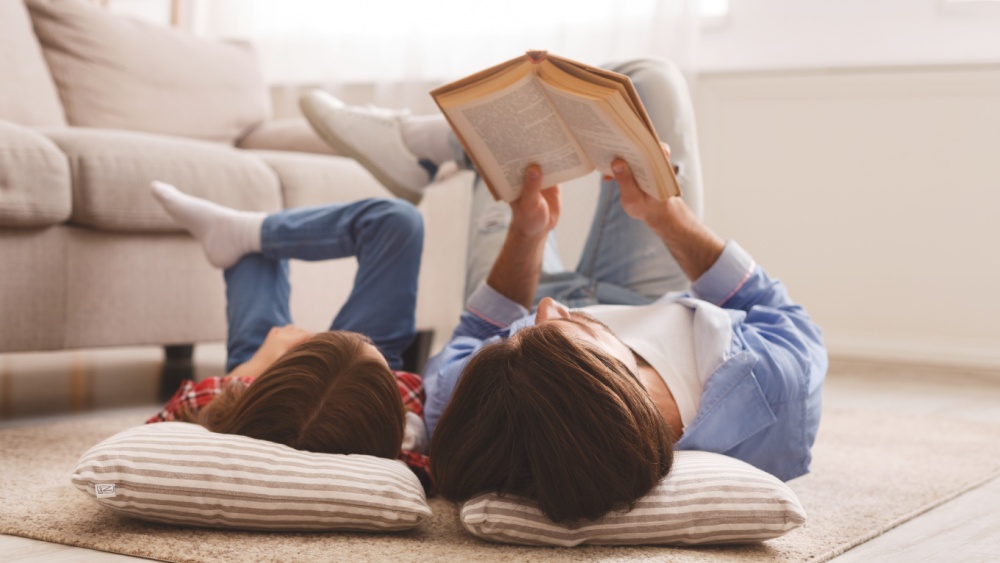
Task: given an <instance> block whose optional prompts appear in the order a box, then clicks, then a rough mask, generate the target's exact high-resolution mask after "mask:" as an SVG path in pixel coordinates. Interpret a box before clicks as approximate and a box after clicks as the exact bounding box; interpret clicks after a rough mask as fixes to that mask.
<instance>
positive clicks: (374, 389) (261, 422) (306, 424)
mask: <svg viewBox="0 0 1000 563" xmlns="http://www.w3.org/2000/svg"><path fill="white" fill-rule="evenodd" d="M366 344H371V341H370V340H369V339H368V338H367V337H365V336H363V335H361V334H357V333H353V332H346V331H331V332H324V333H320V334H317V335H316V336H314V337H312V338H310V339H309V340H306V341H305V342H303V343H302V344H299V345H298V346H296V347H295V348H293V349H292V350H290V351H289V352H287V353H286V354H285V355H284V356H282V357H281V358H279V359H278V361H276V362H275V363H274V364H272V365H271V366H270V367H269V368H268V369H267V370H265V371H264V373H263V374H261V375H260V377H258V378H257V379H256V381H254V382H253V384H252V385H250V386H247V387H244V386H243V385H242V384H239V383H238V382H235V381H234V382H232V383H229V384H227V386H226V388H225V389H224V390H223V392H222V393H221V394H220V395H219V396H218V397H216V398H215V399H214V400H213V401H212V402H211V403H209V404H208V406H206V407H205V408H204V409H202V411H201V412H200V413H198V414H197V416H196V417H194V420H192V421H193V422H197V423H199V424H201V425H202V426H204V427H205V428H208V429H209V430H211V431H213V432H221V433H225V434H240V435H243V436H249V437H251V438H257V439H260V440H269V441H271V442H277V443H279V444H285V445H287V446H291V447H293V448H295V449H299V450H306V451H310V452H317V453H340V454H367V455H373V456H378V457H383V458H389V459H393V458H395V457H396V456H397V455H398V454H399V449H400V446H401V445H402V443H403V428H404V425H405V418H404V417H405V414H404V411H403V401H402V398H401V397H400V394H399V387H398V386H397V384H396V377H395V375H393V373H392V371H391V370H390V369H389V368H388V366H386V365H385V364H384V363H383V362H380V361H379V360H378V359H376V358H373V357H371V355H369V354H367V353H366V346H365V345H366Z"/></svg>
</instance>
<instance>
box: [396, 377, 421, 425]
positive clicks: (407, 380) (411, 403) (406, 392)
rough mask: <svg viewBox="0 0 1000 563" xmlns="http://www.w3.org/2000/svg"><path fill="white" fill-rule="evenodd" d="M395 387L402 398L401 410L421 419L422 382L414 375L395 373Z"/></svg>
mask: <svg viewBox="0 0 1000 563" xmlns="http://www.w3.org/2000/svg"><path fill="white" fill-rule="evenodd" d="M395 374H396V385H398V386H399V394H400V395H401V396H402V398H403V408H404V409H406V410H407V411H408V412H412V413H413V414H415V415H417V416H419V417H423V416H424V380H423V379H421V378H420V376H419V375H417V374H415V373H410V372H406V371H397V372H395Z"/></svg>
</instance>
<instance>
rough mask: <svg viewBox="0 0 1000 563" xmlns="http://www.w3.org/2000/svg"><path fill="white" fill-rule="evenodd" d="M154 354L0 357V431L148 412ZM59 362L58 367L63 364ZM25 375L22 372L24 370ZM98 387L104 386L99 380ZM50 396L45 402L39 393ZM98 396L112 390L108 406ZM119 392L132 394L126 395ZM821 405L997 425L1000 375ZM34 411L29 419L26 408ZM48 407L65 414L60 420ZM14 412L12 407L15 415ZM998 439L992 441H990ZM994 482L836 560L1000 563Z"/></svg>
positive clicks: (899, 378) (907, 376) (903, 385)
mask: <svg viewBox="0 0 1000 563" xmlns="http://www.w3.org/2000/svg"><path fill="white" fill-rule="evenodd" d="M157 354H158V351H156V350H150V351H146V352H143V353H139V352H132V353H130V354H124V355H118V356H114V355H111V356H101V357H96V358H95V357H89V356H88V357H86V358H83V359H81V357H80V356H79V355H75V356H70V357H69V362H68V364H67V365H68V367H64V368H58V369H64V370H66V371H67V372H68V376H66V377H62V378H60V376H58V375H53V374H51V373H47V371H51V370H54V369H57V364H58V362H54V361H53V360H51V359H43V360H40V361H39V362H36V363H40V364H44V365H43V366H42V367H39V365H33V366H32V365H30V364H31V361H29V360H28V359H25V358H15V359H14V360H13V361H12V360H11V359H10V358H9V357H8V358H6V361H5V358H4V357H3V356H0V406H2V407H4V408H3V409H0V416H2V418H0V428H9V427H13V426H20V425H27V424H40V423H44V422H49V421H52V420H65V419H66V418H74V417H87V416H100V415H103V414H105V413H107V412H109V411H112V410H117V411H122V410H127V411H128V412H135V413H136V414H137V415H139V416H141V415H143V414H145V413H147V412H149V413H150V414H151V413H152V412H153V411H155V409H156V406H157V405H156V403H155V381H154V382H152V383H150V382H145V383H136V382H135V379H137V377H136V374H137V373H142V377H140V378H139V379H142V378H148V376H147V374H150V373H153V374H155V371H156V370H155V366H156V362H157V358H158V356H157ZM204 358H207V359H203V360H201V362H200V363H198V370H199V373H200V374H201V375H205V374H213V373H216V372H218V371H219V370H221V364H220V361H221V360H220V358H221V355H220V354H219V353H218V350H214V351H213V350H209V351H208V353H207V354H206V355H205V356H204ZM64 363H66V362H64ZM26 366H27V367H26ZM40 372H43V373H41V376H42V377H48V379H49V380H50V381H51V382H52V383H56V382H59V381H66V382H68V383H67V384H68V385H69V389H61V388H60V387H59V385H45V386H41V385H37V381H38V380H37V379H34V380H33V381H34V382H35V383H36V384H35V385H30V386H29V385H26V384H25V380H26V379H27V378H29V377H30V378H36V377H39V376H40V375H39V373H40ZM102 378H103V379H102ZM42 388H48V389H49V391H48V392H49V393H51V394H52V397H53V398H51V399H50V400H46V398H45V395H44V394H41V391H40V389H42ZM18 389H31V391H30V394H31V396H30V400H19V397H18V396H17V394H16V393H17V390H18ZM102 389H115V390H116V391H115V393H113V398H112V399H109V398H108V397H107V393H105V392H103V391H102ZM122 389H131V391H130V392H129V393H131V394H129V393H126V392H124V391H122ZM825 402H826V404H827V405H839V406H845V407H853V408H870V409H879V410H885V409H892V410H897V411H899V412H905V413H910V414H924V415H927V416H936V415H947V416H951V417H955V416H958V417H964V418H968V419H970V420H980V421H991V422H1000V373H998V372H996V371H992V372H991V371H979V370H968V369H957V368H946V367H934V366H916V365H902V364H884V363H873V362H864V361H851V360H835V361H834V362H832V365H831V369H830V375H829V378H828V381H827V384H826V388H825ZM26 403H27V404H28V405H31V404H34V405H36V409H35V412H31V410H30V409H28V410H26V407H24V405H25V404H26ZM53 404H62V405H66V408H65V409H64V410H65V411H67V412H68V411H82V412H76V414H67V412H58V410H55V411H54V410H53V407H52V405H53ZM14 405H18V407H17V408H14ZM998 439H1000V437H998ZM998 507H1000V479H994V480H993V481H991V482H988V483H986V484H985V485H983V486H981V487H979V488H977V489H975V490H972V491H969V492H967V493H965V494H963V495H961V496H959V497H957V498H956V499H953V500H951V501H949V502H948V503H945V504H944V505H942V506H940V507H938V508H936V509H934V510H931V511H929V512H927V513H925V514H923V515H921V516H919V517H917V518H915V519H913V520H911V521H909V522H907V523H905V524H903V525H901V526H899V527H897V528H895V529H893V530H890V531H889V532H887V533H885V534H883V535H882V536H880V537H877V538H875V539H873V540H871V541H869V542H867V543H865V544H862V545H860V546H858V547H856V548H854V549H852V550H850V551H848V552H847V553H845V554H843V555H841V556H839V557H837V558H835V559H834V560H833V561H835V562H836V563H855V562H868V561H878V562H880V563H881V562H889V563H893V562H899V563H912V562H939V561H940V562H956V563H957V562H962V563H967V562H971V563H975V562H987V561H1000V508H998ZM0 560H2V561H5V562H19V563H26V562H45V563H50V562H63V561H66V562H70V561H72V562H120V561H129V560H132V561H141V560H142V559H139V558H134V557H127V556H123V555H116V554H111V553H103V552H98V551H91V550H86V549H80V548H74V547H69V546H64V545H59V544H52V543H46V542H40V541H35V540H29V539H25V538H19V537H13V536H3V535H0Z"/></svg>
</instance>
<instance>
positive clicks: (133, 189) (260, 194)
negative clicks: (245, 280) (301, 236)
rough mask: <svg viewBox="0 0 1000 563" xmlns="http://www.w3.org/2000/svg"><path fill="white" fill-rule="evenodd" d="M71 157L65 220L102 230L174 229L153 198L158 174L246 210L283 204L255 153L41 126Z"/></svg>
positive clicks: (172, 139)
mask: <svg viewBox="0 0 1000 563" xmlns="http://www.w3.org/2000/svg"><path fill="white" fill-rule="evenodd" d="M42 131H43V132H44V133H45V135H47V136H48V137H49V138H50V139H52V140H53V141H55V143H56V144H57V145H58V146H59V148H60V149H61V150H62V151H63V152H64V153H65V154H66V156H67V157H68V159H69V165H70V169H71V171H72V177H73V214H72V218H71V222H72V223H74V224H77V225H83V226H87V227H92V228H96V229H102V230H106V231H147V232H148V231H179V230H181V229H180V227H178V226H177V224H176V223H174V221H173V219H171V218H170V216H169V215H167V213H166V212H165V211H163V209H161V208H160V206H159V204H158V203H157V202H156V200H154V199H153V196H152V192H151V191H150V187H149V184H150V182H152V181H153V180H162V181H164V182H169V183H171V184H174V185H175V186H177V187H178V188H179V189H180V190H181V191H184V192H187V193H190V194H192V195H196V196H198V197H202V198H205V199H209V200H211V201H214V202H216V203H220V204H222V205H226V206H229V207H233V208H236V209H243V210H247V211H268V212H270V211H277V210H279V209H281V207H282V199H281V188H280V186H279V184H278V179H277V177H276V176H275V175H274V172H272V171H271V169H270V168H268V167H267V166H266V165H265V164H264V163H263V162H262V161H261V160H260V159H258V158H255V157H254V156H252V155H250V154H247V153H245V152H243V151H240V150H237V149H234V148H232V147H227V146H225V145H219V144H217V143H208V142H204V141H194V140H190V139H178V138H176V137H162V136H159V135H150V134H147V133H133V132H127V131H107V130H103V129H87V128H77V127H70V128H57V129H43V130H42Z"/></svg>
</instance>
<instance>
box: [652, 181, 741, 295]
mask: <svg viewBox="0 0 1000 563" xmlns="http://www.w3.org/2000/svg"><path fill="white" fill-rule="evenodd" d="M667 210H668V211H667V214H666V215H665V216H664V218H663V219H664V220H662V221H659V222H657V223H656V224H655V225H654V226H653V227H652V228H653V231H654V232H656V234H657V235H658V236H659V237H660V240H662V241H663V243H664V244H666V245H667V249H668V250H669V251H670V254H671V255H672V256H673V257H674V259H675V260H677V264H678V265H679V266H680V267H681V270H683V271H684V274H685V275H687V277H688V279H690V280H691V281H694V280H697V279H698V278H700V277H701V275H702V274H704V273H705V272H707V271H708V269H709V268H711V267H712V264H715V261H716V260H718V259H719V256H721V255H722V250H723V249H724V248H725V247H726V241H725V240H723V239H722V238H721V237H719V236H718V235H716V234H715V233H714V232H713V231H712V230H711V229H709V228H708V227H707V226H706V225H705V224H704V223H702V222H701V220H700V219H698V217H697V216H696V215H695V214H694V212H693V211H691V209H690V208H689V207H688V206H687V205H685V204H684V202H683V201H682V200H681V198H679V197H678V198H671V201H669V202H668V205H667Z"/></svg>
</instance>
